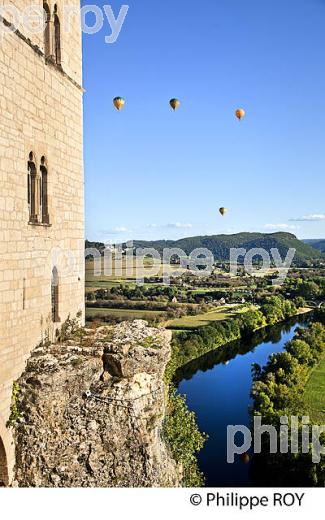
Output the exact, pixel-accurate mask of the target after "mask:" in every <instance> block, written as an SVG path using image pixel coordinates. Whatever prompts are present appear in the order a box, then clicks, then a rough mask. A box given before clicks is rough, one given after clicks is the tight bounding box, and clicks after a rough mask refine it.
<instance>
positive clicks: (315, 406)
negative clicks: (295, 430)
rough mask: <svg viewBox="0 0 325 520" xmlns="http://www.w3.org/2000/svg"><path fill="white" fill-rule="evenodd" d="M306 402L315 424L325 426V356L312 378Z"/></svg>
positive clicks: (308, 386) (305, 396)
mask: <svg viewBox="0 0 325 520" xmlns="http://www.w3.org/2000/svg"><path fill="white" fill-rule="evenodd" d="M304 400H305V403H306V405H307V407H308V410H309V414H310V418H311V420H312V421H313V423H315V424H325V356H324V357H323V359H322V360H321V361H320V363H319V365H318V366H317V367H316V368H315V369H314V370H313V372H312V374H311V376H310V379H309V381H308V383H307V385H306V389H305V394H304Z"/></svg>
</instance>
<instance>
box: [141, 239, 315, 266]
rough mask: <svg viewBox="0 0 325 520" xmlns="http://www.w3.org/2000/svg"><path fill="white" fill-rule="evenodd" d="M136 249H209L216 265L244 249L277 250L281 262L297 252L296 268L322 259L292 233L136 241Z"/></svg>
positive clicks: (188, 250)
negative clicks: (310, 261)
mask: <svg viewBox="0 0 325 520" xmlns="http://www.w3.org/2000/svg"><path fill="white" fill-rule="evenodd" d="M134 247H135V248H143V247H150V248H151V247H152V248H154V249H156V250H157V251H159V252H160V253H161V252H162V251H163V249H164V248H172V247H175V248H180V249H182V250H183V251H184V252H185V253H186V254H187V255H189V254H190V253H191V252H192V251H193V250H194V249H197V248H207V249H209V250H210V251H211V252H212V253H213V255H214V258H215V260H216V261H229V254H230V249H231V248H239V247H242V248H244V249H247V250H249V249H252V248H258V247H260V248H264V249H265V250H266V251H268V252H270V250H271V249H272V248H277V249H278V250H279V252H280V255H281V257H282V258H285V256H286V255H287V252H288V249H290V248H294V249H296V256H295V259H294V263H295V264H302V263H304V262H306V261H309V260H313V259H317V258H320V257H322V254H321V253H320V252H319V251H316V250H315V249H314V248H313V247H311V246H310V245H308V244H305V243H304V242H301V241H300V240H298V239H297V237H296V236H295V235H292V234H291V233H237V234H235V235H213V236H197V237H190V238H182V239H180V240H175V241H174V240H156V241H144V240H135V241H134Z"/></svg>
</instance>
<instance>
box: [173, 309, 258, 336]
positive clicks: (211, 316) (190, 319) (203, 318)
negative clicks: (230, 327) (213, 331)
mask: <svg viewBox="0 0 325 520" xmlns="http://www.w3.org/2000/svg"><path fill="white" fill-rule="evenodd" d="M251 308H252V306H250V307H248V306H243V305H227V306H223V307H218V308H216V309H214V310H212V311H209V312H206V313H204V314H198V315H197V316H184V317H183V318H177V319H175V320H170V321H169V322H167V324H166V326H167V327H168V328H169V329H176V330H180V329H182V330H192V329H197V328H199V327H205V326H206V325H210V323H213V322H215V321H225V320H228V319H229V318H233V317H234V316H236V314H241V313H243V312H246V311H248V310H249V309H251Z"/></svg>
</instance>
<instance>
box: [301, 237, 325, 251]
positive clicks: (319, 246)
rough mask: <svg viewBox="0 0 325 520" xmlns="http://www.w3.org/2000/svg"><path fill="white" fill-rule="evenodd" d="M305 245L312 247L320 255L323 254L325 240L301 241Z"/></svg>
mask: <svg viewBox="0 0 325 520" xmlns="http://www.w3.org/2000/svg"><path fill="white" fill-rule="evenodd" d="M303 242H305V244H308V245H309V246H311V247H313V248H314V249H317V250H318V251H320V252H321V253H325V240H324V239H322V240H308V239H307V240H303Z"/></svg>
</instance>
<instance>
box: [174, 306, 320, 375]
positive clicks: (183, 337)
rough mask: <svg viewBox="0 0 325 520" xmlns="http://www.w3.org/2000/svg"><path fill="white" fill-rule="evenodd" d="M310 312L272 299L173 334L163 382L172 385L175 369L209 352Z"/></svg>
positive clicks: (307, 309)
mask: <svg viewBox="0 0 325 520" xmlns="http://www.w3.org/2000/svg"><path fill="white" fill-rule="evenodd" d="M309 312H312V309H309V308H300V309H297V308H296V307H295V306H294V304H293V303H292V302H291V301H289V300H285V299H284V298H280V297H272V298H270V299H269V300H268V301H267V303H265V304H264V305H261V306H260V308H259V309H256V308H254V309H252V310H248V311H246V312H245V313H244V314H243V315H241V316H239V317H235V318H232V319H228V320H227V321H225V322H216V323H211V324H210V325H207V326H205V327H202V328H200V329H199V330H196V331H191V332H187V331H183V332H177V333H174V334H173V340H172V357H171V360H170V362H169V363H168V365H167V369H166V373H165V378H166V381H167V382H171V381H172V380H173V377H174V374H175V372H176V370H177V369H179V368H180V367H182V366H184V365H186V364H187V363H189V362H190V361H193V360H195V359H197V358H199V357H201V356H203V355H204V354H207V353H208V352H212V351H214V350H216V349H219V348H220V347H223V346H225V345H227V344H229V343H232V342H234V341H238V340H240V339H243V338H245V337H249V336H250V335H251V334H254V333H255V332H257V331H259V330H262V329H263V328H266V327H268V326H271V325H276V324H278V323H282V322H285V321H286V320H288V319H289V318H292V317H295V316H297V317H298V316H300V315H303V314H307V313H309Z"/></svg>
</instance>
